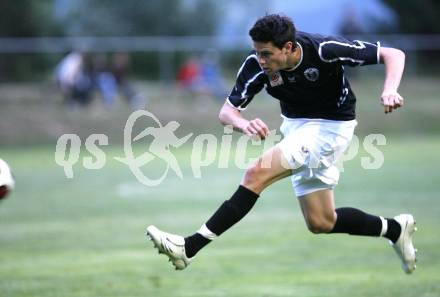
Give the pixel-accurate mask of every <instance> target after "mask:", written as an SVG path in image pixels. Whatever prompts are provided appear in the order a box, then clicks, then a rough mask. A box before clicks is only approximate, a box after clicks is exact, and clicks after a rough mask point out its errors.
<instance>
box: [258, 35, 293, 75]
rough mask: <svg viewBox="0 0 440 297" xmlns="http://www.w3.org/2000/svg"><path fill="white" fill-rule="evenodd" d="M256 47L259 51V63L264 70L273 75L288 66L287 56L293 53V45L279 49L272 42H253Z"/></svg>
mask: <svg viewBox="0 0 440 297" xmlns="http://www.w3.org/2000/svg"><path fill="white" fill-rule="evenodd" d="M253 44H254V49H255V51H256V52H257V57H258V63H259V64H260V66H261V68H263V71H264V72H265V73H266V74H268V75H272V74H274V73H275V72H277V71H279V70H281V69H284V68H287V57H288V55H289V54H290V53H291V45H289V44H288V43H286V46H284V47H283V48H281V49H279V48H277V47H276V46H275V45H273V43H272V42H267V43H265V42H256V41H254V42H253Z"/></svg>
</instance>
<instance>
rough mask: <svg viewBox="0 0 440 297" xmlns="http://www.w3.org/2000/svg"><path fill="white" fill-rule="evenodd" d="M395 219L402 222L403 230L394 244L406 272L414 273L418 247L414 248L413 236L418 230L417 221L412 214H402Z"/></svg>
mask: <svg viewBox="0 0 440 297" xmlns="http://www.w3.org/2000/svg"><path fill="white" fill-rule="evenodd" d="M394 219H395V220H396V221H397V222H398V223H399V224H400V227H401V228H402V231H401V232H400V236H399V238H398V239H397V241H396V243H394V244H393V243H392V242H391V241H390V243H391V244H392V246H393V248H394V250H395V251H396V253H397V255H398V256H399V258H400V259H401V260H402V268H403V270H404V271H405V272H406V273H408V274H409V273H412V272H413V271H414V270H415V269H416V262H417V258H416V256H417V249H415V248H414V245H413V242H412V236H413V234H414V232H415V231H417V227H416V221H415V220H414V217H413V216H412V215H410V214H401V215H398V216H396V217H394Z"/></svg>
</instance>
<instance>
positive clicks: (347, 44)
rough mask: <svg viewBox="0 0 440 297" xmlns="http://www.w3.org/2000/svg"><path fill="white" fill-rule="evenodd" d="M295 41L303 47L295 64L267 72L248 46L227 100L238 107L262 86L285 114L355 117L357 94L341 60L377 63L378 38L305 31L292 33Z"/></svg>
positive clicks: (288, 115)
mask: <svg viewBox="0 0 440 297" xmlns="http://www.w3.org/2000/svg"><path fill="white" fill-rule="evenodd" d="M296 41H297V46H300V47H301V49H302V56H301V60H300V62H299V63H298V65H297V66H296V67H295V68H294V69H291V70H288V71H287V70H281V71H278V72H276V73H274V74H272V75H271V76H270V77H269V76H268V75H266V74H265V73H264V72H263V69H262V68H261V67H260V65H259V63H258V58H257V56H256V54H255V51H253V52H251V53H250V54H249V55H248V57H247V58H246V60H245V61H244V63H243V65H242V66H241V67H240V69H239V70H238V73H237V80H236V83H235V86H234V88H233V89H232V91H231V93H230V95H229V96H228V98H227V101H228V102H229V103H230V104H232V105H233V106H235V107H236V108H238V109H239V110H243V109H245V108H246V107H247V106H248V104H249V103H250V102H251V100H252V99H253V97H254V96H255V95H256V94H257V93H258V92H260V91H261V90H262V89H263V87H266V91H267V92H268V93H269V94H270V95H271V96H273V97H274V98H276V99H278V100H279V101H280V105H281V113H282V114H283V115H284V116H286V117H288V118H318V119H329V120H342V121H347V120H352V119H354V118H355V107H356V97H355V95H354V93H353V91H352V89H351V87H350V83H349V82H348V80H347V77H346V75H345V73H344V66H345V65H348V66H359V65H370V64H377V63H379V47H380V43H379V42H377V43H375V44H373V43H368V42H364V41H359V40H347V39H345V38H343V37H330V36H322V35H318V34H309V33H304V32H298V33H297V36H296Z"/></svg>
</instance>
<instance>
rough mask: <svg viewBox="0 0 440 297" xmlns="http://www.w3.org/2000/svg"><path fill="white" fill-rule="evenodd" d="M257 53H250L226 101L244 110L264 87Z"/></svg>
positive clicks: (262, 73)
mask: <svg viewBox="0 0 440 297" xmlns="http://www.w3.org/2000/svg"><path fill="white" fill-rule="evenodd" d="M264 75H265V74H264V72H263V71H262V69H261V67H260V65H259V64H258V60H257V56H256V55H255V54H251V55H249V56H248V57H247V58H246V60H245V61H244V63H243V64H242V65H241V67H240V69H239V70H238V73H237V79H236V82H235V86H234V88H233V89H232V91H231V93H230V94H229V96H228V97H227V98H226V101H227V102H229V104H231V105H232V106H234V107H235V108H237V109H238V110H244V109H246V107H247V106H248V104H249V103H250V102H251V101H252V99H253V98H254V96H255V95H256V94H257V93H258V92H260V91H261V89H262V88H263V87H264V81H263V76H264Z"/></svg>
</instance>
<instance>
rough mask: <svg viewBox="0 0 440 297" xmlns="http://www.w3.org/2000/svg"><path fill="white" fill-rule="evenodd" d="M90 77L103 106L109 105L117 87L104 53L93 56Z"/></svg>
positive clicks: (112, 101)
mask: <svg viewBox="0 0 440 297" xmlns="http://www.w3.org/2000/svg"><path fill="white" fill-rule="evenodd" d="M92 77H93V83H94V86H95V87H96V89H98V91H99V93H100V95H101V97H102V101H103V103H104V106H106V107H108V108H109V107H111V106H112V105H113V103H114V101H115V98H116V96H117V92H118V87H117V85H116V80H115V77H114V75H113V73H112V72H111V70H110V67H109V65H108V60H107V56H106V55H105V54H103V53H99V54H95V55H94V56H93V59H92Z"/></svg>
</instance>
